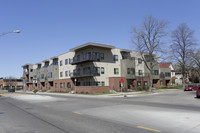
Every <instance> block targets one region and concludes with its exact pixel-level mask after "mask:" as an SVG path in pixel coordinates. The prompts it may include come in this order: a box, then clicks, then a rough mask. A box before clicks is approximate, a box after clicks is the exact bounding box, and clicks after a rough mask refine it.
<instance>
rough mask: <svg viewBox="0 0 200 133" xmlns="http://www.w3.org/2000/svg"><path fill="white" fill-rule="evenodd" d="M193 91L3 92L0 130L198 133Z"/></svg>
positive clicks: (199, 111) (199, 106)
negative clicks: (117, 94)
mask: <svg viewBox="0 0 200 133" xmlns="http://www.w3.org/2000/svg"><path fill="white" fill-rule="evenodd" d="M199 118H200V99H197V98H195V92H168V93H163V94H157V95H148V96H147V95H144V96H136V97H128V98H81V97H69V96H52V95H51V96H44V95H28V94H26V95H22V94H17V93H13V94H8V93H4V94H3V96H1V97H0V133H156V132H162V133H200V119H199Z"/></svg>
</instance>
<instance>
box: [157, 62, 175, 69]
mask: <svg viewBox="0 0 200 133" xmlns="http://www.w3.org/2000/svg"><path fill="white" fill-rule="evenodd" d="M171 64H172V63H171V62H166V63H160V64H159V67H160V68H169V66H170V65H171Z"/></svg>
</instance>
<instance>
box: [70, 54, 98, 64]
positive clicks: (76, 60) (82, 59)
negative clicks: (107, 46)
mask: <svg viewBox="0 0 200 133" xmlns="http://www.w3.org/2000/svg"><path fill="white" fill-rule="evenodd" d="M99 59H100V58H98V57H97V56H87V57H85V58H82V56H81V57H80V58H75V57H74V58H73V60H72V62H71V64H72V65H73V64H77V63H82V62H87V61H98V60H99Z"/></svg>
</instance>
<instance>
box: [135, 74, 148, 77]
mask: <svg viewBox="0 0 200 133" xmlns="http://www.w3.org/2000/svg"><path fill="white" fill-rule="evenodd" d="M135 76H136V77H137V78H148V77H149V73H135Z"/></svg>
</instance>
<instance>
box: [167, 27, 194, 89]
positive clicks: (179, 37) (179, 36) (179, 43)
mask: <svg viewBox="0 0 200 133" xmlns="http://www.w3.org/2000/svg"><path fill="white" fill-rule="evenodd" d="M193 35H194V31H193V30H191V29H190V28H189V27H188V26H187V25H186V24H185V23H183V24H180V25H179V26H178V27H177V28H176V29H175V30H174V31H173V32H172V36H171V37H172V44H171V45H170V48H171V50H172V55H173V58H174V59H175V60H176V61H177V63H178V64H179V66H180V68H181V73H182V75H183V88H184V87H185V78H184V77H185V74H186V71H187V66H188V65H189V61H190V59H191V51H192V46H194V45H195V44H196V40H195V39H194V37H193Z"/></svg>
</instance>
